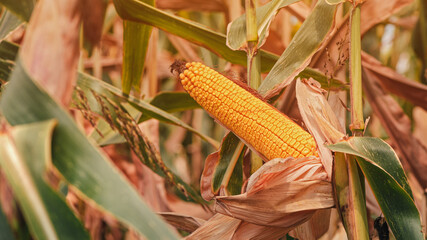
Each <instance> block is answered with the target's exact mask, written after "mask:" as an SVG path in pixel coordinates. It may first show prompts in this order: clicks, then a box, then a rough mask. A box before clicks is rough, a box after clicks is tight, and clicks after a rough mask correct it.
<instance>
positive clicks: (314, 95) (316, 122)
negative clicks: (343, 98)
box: [296, 78, 345, 179]
mask: <svg viewBox="0 0 427 240" xmlns="http://www.w3.org/2000/svg"><path fill="white" fill-rule="evenodd" d="M323 93H324V90H323V89H321V88H320V84H319V83H318V82H316V81H315V80H314V79H312V78H310V79H308V80H306V79H303V80H297V83H296V96H297V101H298V107H299V109H300V112H301V116H302V118H303V120H304V123H305V124H306V126H307V128H308V131H309V132H310V134H311V135H313V137H314V139H315V140H316V142H317V149H318V152H319V156H320V159H321V160H322V164H323V166H324V167H325V169H326V172H327V173H328V177H329V179H331V177H332V162H333V160H332V152H331V150H329V149H328V148H326V146H325V145H324V143H329V144H331V143H336V142H338V141H339V140H341V139H342V138H344V137H345V134H344V132H345V131H344V129H342V127H341V125H340V123H339V121H338V118H337V117H336V116H335V114H334V112H333V110H332V108H331V107H330V106H329V103H328V101H327V100H326V98H325V97H324V96H323Z"/></svg>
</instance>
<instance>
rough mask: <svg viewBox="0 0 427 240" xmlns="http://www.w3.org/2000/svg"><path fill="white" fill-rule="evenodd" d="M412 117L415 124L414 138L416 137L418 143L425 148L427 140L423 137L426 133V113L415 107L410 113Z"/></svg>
mask: <svg viewBox="0 0 427 240" xmlns="http://www.w3.org/2000/svg"><path fill="white" fill-rule="evenodd" d="M412 117H413V119H414V122H415V123H414V137H416V138H417V139H418V141H420V143H421V144H423V145H424V147H426V148H427V138H426V137H425V134H426V133H427V121H426V119H427V111H425V110H423V109H422V108H420V107H415V108H414V110H413V111H412Z"/></svg>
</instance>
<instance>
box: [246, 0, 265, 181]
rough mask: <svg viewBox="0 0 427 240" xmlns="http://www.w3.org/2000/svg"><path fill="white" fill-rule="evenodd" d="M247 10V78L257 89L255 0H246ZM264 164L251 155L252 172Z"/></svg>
mask: <svg viewBox="0 0 427 240" xmlns="http://www.w3.org/2000/svg"><path fill="white" fill-rule="evenodd" d="M245 11H246V42H247V46H248V49H247V63H248V64H247V76H248V77H247V78H248V84H249V86H250V87H252V88H254V89H257V88H258V87H259V85H261V61H260V60H261V59H260V56H257V50H258V49H257V46H258V27H257V19H256V9H255V1H254V0H245ZM261 165H262V159H261V158H260V157H259V156H258V155H256V154H252V155H251V173H253V172H255V171H256V170H257V169H258V168H259V167H261Z"/></svg>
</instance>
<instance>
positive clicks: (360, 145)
mask: <svg viewBox="0 0 427 240" xmlns="http://www.w3.org/2000/svg"><path fill="white" fill-rule="evenodd" d="M328 148H329V149H331V150H332V151H336V152H343V153H347V154H352V155H355V156H358V158H357V161H358V164H359V166H360V168H361V169H362V171H363V174H364V175H365V177H366V179H367V180H368V183H369V185H370V186H371V188H372V190H373V192H374V195H375V197H376V199H377V201H378V204H379V205H380V208H381V210H382V211H383V213H384V216H385V218H386V220H387V223H388V224H389V226H390V228H391V230H392V231H393V234H394V236H395V237H396V239H423V235H422V227H421V220H420V214H419V212H418V210H417V208H416V206H415V203H414V201H413V197H412V191H411V189H410V187H409V183H408V181H407V178H406V175H405V173H404V171H403V168H402V166H401V164H400V162H399V160H398V158H397V155H396V153H395V152H394V151H393V149H392V148H391V147H390V146H389V145H388V144H387V143H385V142H384V141H382V140H381V139H378V138H369V137H353V138H350V139H349V140H348V141H344V142H340V143H337V144H334V145H329V146H328Z"/></svg>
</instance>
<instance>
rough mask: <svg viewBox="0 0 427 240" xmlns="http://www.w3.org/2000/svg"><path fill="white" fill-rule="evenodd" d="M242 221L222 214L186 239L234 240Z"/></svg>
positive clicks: (215, 216)
mask: <svg viewBox="0 0 427 240" xmlns="http://www.w3.org/2000/svg"><path fill="white" fill-rule="evenodd" d="M241 222H242V221H241V220H239V219H236V218H232V217H228V216H225V215H222V214H215V215H214V216H213V217H212V218H211V219H209V221H207V222H206V223H205V224H203V225H202V226H201V227H200V228H198V229H197V230H196V231H194V232H193V233H192V234H191V235H189V236H188V237H186V238H184V239H186V240H199V239H204V240H209V239H217V240H218V239H221V240H229V239H233V235H234V233H235V232H236V229H237V228H238V227H239V225H240V223H241Z"/></svg>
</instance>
